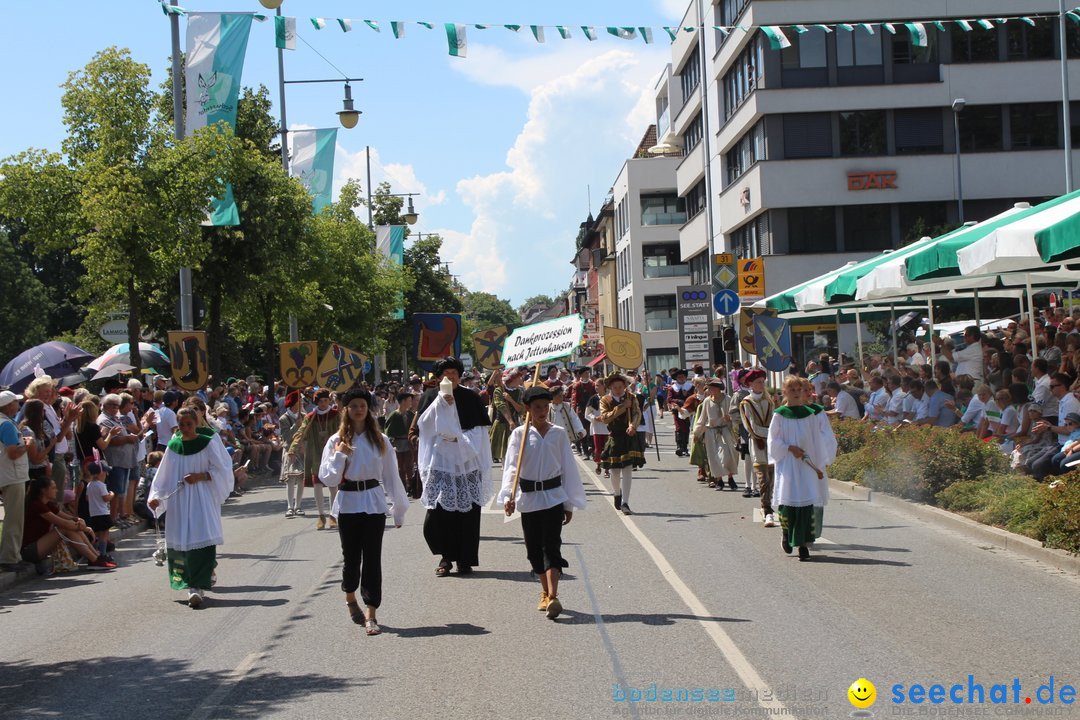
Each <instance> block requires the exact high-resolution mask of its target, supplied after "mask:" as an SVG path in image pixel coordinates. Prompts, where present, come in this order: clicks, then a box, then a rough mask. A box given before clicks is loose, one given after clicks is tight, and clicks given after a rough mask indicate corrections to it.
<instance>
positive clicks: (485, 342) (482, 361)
mask: <svg viewBox="0 0 1080 720" xmlns="http://www.w3.org/2000/svg"><path fill="white" fill-rule="evenodd" d="M509 334H510V328H508V327H506V326H505V325H499V326H497V327H493V328H488V329H487V330H481V331H480V332H478V333H473V336H472V341H473V351H474V352H475V354H476V360H475V362H476V364H477V365H479V366H480V367H482V368H484V369H485V370H494V369H495V368H497V367H499V364H500V362H501V361H502V348H503V343H504V342H506V336H507V335H509Z"/></svg>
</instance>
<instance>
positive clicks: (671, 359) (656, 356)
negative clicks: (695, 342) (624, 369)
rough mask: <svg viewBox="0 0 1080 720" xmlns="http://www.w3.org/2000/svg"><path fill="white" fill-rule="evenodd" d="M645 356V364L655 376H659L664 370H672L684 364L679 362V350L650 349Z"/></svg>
mask: <svg viewBox="0 0 1080 720" xmlns="http://www.w3.org/2000/svg"><path fill="white" fill-rule="evenodd" d="M645 355H646V357H645V364H646V365H647V366H648V368H649V372H650V373H652V374H653V375H659V374H660V373H661V372H662V371H664V370H670V369H671V368H673V367H679V366H680V365H681V364H682V363H680V362H679V349H678V348H650V349H649V350H647V351H646V354H645Z"/></svg>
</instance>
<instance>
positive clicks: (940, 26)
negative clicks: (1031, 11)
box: [934, 20, 1034, 32]
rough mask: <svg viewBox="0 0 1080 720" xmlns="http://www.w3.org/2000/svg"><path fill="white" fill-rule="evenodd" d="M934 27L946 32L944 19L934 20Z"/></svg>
mask: <svg viewBox="0 0 1080 720" xmlns="http://www.w3.org/2000/svg"><path fill="white" fill-rule="evenodd" d="M1032 24H1034V23H1032ZM934 27H936V28H937V29H938V30H940V31H941V32H945V23H944V22H943V21H941V20H935V21H934Z"/></svg>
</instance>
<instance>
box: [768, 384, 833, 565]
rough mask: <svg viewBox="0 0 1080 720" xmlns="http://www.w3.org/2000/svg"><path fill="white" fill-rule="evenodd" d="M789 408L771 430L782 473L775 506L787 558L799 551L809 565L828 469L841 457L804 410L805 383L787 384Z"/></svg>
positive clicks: (775, 460) (811, 414)
mask: <svg viewBox="0 0 1080 720" xmlns="http://www.w3.org/2000/svg"><path fill="white" fill-rule="evenodd" d="M784 403H785V404H784V405H782V406H780V407H779V408H777V409H776V411H775V412H774V413H773V419H772V423H771V424H770V425H769V443H768V447H769V460H770V462H772V464H773V465H774V466H775V468H776V482H775V486H774V488H773V501H774V502H775V503H776V509H777V512H778V514H779V515H780V526H781V528H782V529H783V536H782V538H781V546H782V547H783V549H784V552H785V553H789V554H790V553H791V551H792V549H793V548H796V547H797V548H799V560H808V559H809V558H810V551H809V549H808V548H807V545H809V544H810V543H812V542H813V541H814V540H815V539H816V538H817V537H818V536H819V534H820V531H821V529H820V528H817V527H815V526H814V516H815V512H814V506H821V507H824V505H825V499H824V498H823V497H822V489H823V484H822V482H821V480H822V479H823V478H824V477H825V463H826V462H827V461H829V460H830V459H831V456H832V455H835V452H836V450H835V440H834V445H833V448H832V449H831V451H830V448H829V447H828V446H827V445H826V444H825V436H824V434H823V430H822V426H821V423H820V422H819V420H818V419H817V418H816V417H815V414H816V413H814V410H813V409H812V408H811V407H808V406H806V405H804V404H803V381H802V379H801V378H797V377H790V378H788V379H787V381H786V382H785V383H784Z"/></svg>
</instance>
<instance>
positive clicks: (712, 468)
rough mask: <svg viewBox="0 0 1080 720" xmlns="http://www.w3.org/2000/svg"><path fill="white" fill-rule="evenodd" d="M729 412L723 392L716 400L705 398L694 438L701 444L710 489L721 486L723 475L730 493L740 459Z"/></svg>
mask: <svg viewBox="0 0 1080 720" xmlns="http://www.w3.org/2000/svg"><path fill="white" fill-rule="evenodd" d="M712 382H719V381H712ZM731 411H732V405H731V401H730V398H728V396H727V395H726V394H724V393H721V394H720V395H718V396H717V397H716V398H713V397H710V396H709V395H706V396H705V399H704V400H702V401H701V405H700V406H699V407H698V411H697V414H696V419H695V424H694V429H693V435H694V438H695V439H699V438H700V439H701V440H703V441H704V445H705V456H706V460H707V463H708V473H709V487H716V485H717V483H719V484H720V486H721V487H723V482H724V476H725V475H726V476H727V477H728V478H729V479H728V485H729V487H731V489H732V490H734V489H735V488H736V485H735V481H734V479H732V476H733V475H734V474H735V471H736V470H737V469H738V467H739V456H738V454H737V453H736V452H735V435H734V434H733V433H732V418H731ZM691 454H692V453H691Z"/></svg>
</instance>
